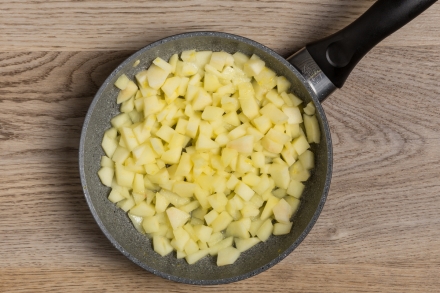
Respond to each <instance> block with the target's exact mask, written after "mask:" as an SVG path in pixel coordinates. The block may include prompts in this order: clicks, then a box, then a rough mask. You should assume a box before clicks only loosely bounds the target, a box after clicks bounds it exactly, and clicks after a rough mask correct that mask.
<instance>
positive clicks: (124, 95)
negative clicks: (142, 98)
mask: <svg viewBox="0 0 440 293" xmlns="http://www.w3.org/2000/svg"><path fill="white" fill-rule="evenodd" d="M137 90H138V87H137V85H136V84H135V83H134V82H133V81H131V80H129V81H128V83H127V86H126V87H125V89H123V90H121V91H120V92H119V94H118V97H117V99H116V103H118V104H121V103H122V102H125V101H127V100H128V99H130V98H131V97H133V96H134V95H135V94H136V92H137Z"/></svg>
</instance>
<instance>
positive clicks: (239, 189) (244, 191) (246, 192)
mask: <svg viewBox="0 0 440 293" xmlns="http://www.w3.org/2000/svg"><path fill="white" fill-rule="evenodd" d="M234 191H235V193H236V194H238V195H239V196H240V197H241V198H242V199H244V200H245V201H249V200H250V199H251V198H252V196H254V194H255V191H253V190H252V189H251V188H250V187H249V186H248V185H246V184H245V183H244V182H242V181H240V182H238V183H237V185H236V187H235V189H234Z"/></svg>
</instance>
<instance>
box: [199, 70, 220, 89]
mask: <svg viewBox="0 0 440 293" xmlns="http://www.w3.org/2000/svg"><path fill="white" fill-rule="evenodd" d="M221 86H222V84H221V83H220V81H219V80H218V77H217V76H216V75H214V74H212V73H206V74H205V78H204V81H203V88H204V89H205V90H206V91H207V92H211V93H212V92H215V91H217V90H218V89H219V88H220V87H221Z"/></svg>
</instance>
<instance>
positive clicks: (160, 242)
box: [153, 236, 173, 256]
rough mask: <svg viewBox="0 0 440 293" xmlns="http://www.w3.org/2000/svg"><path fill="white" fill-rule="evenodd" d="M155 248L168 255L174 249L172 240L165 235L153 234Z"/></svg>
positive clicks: (159, 252) (163, 254)
mask: <svg viewBox="0 0 440 293" xmlns="http://www.w3.org/2000/svg"><path fill="white" fill-rule="evenodd" d="M153 248H154V251H155V252H157V253H158V254H160V255H161V256H165V255H168V254H170V253H171V252H172V251H173V247H172V246H171V244H170V241H169V240H168V239H167V238H165V237H164V236H153Z"/></svg>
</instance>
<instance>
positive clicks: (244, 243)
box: [234, 237, 261, 252]
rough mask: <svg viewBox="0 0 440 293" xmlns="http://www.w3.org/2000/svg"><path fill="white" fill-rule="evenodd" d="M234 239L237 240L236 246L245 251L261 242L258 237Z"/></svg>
mask: <svg viewBox="0 0 440 293" xmlns="http://www.w3.org/2000/svg"><path fill="white" fill-rule="evenodd" d="M234 241H235V247H236V248H237V250H238V251H240V252H244V251H246V250H248V249H250V248H251V247H253V246H255V245H256V244H258V243H260V242H261V240H260V239H259V238H257V237H251V238H248V239H240V238H235V240H234Z"/></svg>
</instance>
